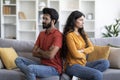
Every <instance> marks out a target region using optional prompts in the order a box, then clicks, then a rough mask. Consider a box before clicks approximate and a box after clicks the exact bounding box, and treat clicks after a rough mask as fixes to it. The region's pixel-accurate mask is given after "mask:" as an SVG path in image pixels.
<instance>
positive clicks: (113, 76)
mask: <svg viewBox="0 0 120 80" xmlns="http://www.w3.org/2000/svg"><path fill="white" fill-rule="evenodd" d="M103 80H120V69H112V68H109V69H107V70H106V71H104V72H103Z"/></svg>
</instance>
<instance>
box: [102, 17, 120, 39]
mask: <svg viewBox="0 0 120 80" xmlns="http://www.w3.org/2000/svg"><path fill="white" fill-rule="evenodd" d="M105 29H106V32H105V33H102V35H103V37H117V36H118V35H119V33H120V19H116V23H115V24H111V25H108V26H107V25H106V26H105Z"/></svg>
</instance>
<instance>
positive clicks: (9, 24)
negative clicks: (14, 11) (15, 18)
mask: <svg viewBox="0 0 120 80" xmlns="http://www.w3.org/2000/svg"><path fill="white" fill-rule="evenodd" d="M3 25H6V26H16V23H3Z"/></svg>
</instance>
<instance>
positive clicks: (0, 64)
mask: <svg viewBox="0 0 120 80" xmlns="http://www.w3.org/2000/svg"><path fill="white" fill-rule="evenodd" d="M2 68H4V66H3V63H2V61H1V59H0V69H2Z"/></svg>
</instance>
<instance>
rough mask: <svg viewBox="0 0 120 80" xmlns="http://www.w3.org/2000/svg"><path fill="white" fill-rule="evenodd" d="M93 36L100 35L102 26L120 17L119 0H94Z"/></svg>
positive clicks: (102, 30)
mask: <svg viewBox="0 0 120 80" xmlns="http://www.w3.org/2000/svg"><path fill="white" fill-rule="evenodd" d="M95 10H96V12H95V13H96V15H95V16H96V24H95V37H96V38H98V37H102V32H104V26H105V25H110V24H112V23H114V22H115V19H116V18H120V0H96V9H95Z"/></svg>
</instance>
